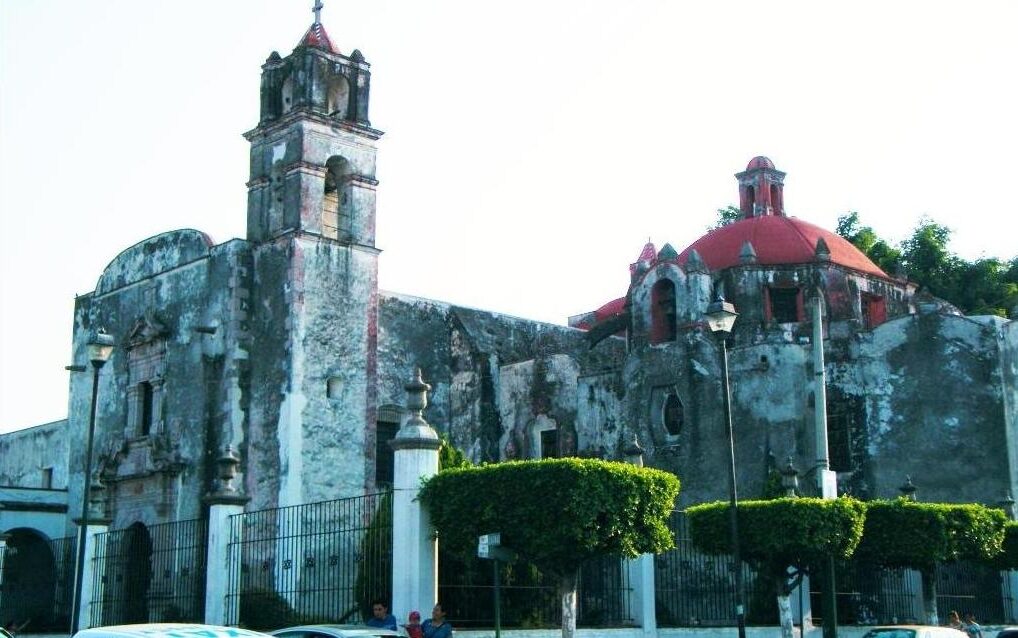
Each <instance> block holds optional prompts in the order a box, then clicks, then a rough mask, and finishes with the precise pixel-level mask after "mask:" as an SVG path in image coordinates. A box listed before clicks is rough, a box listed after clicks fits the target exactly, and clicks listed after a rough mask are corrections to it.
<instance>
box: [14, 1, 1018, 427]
mask: <svg viewBox="0 0 1018 638" xmlns="http://www.w3.org/2000/svg"><path fill="white" fill-rule="evenodd" d="M311 5H312V2H311V0H306V1H305V0H244V1H243V2H212V1H210V0H175V1H174V2H138V1H137V0H87V1H85V0H3V1H2V2H0V432H3V431H9V430H14V429H19V428H22V427H28V426H31V425H36V424H39V423H44V422H47V421H52V420H56V419H60V418H64V416H65V415H66V411H67V375H68V374H69V373H68V372H66V371H65V370H64V366H66V365H68V364H71V363H80V362H72V361H70V360H69V357H70V340H71V325H72V308H73V302H74V296H75V295H76V294H83V293H88V292H90V291H92V290H93V289H94V288H95V285H96V282H97V280H98V278H99V276H100V274H101V273H102V271H103V268H104V267H105V266H106V265H107V264H108V263H109V262H110V261H111V260H112V259H113V258H114V257H115V256H116V255H117V254H118V253H119V252H120V251H122V250H123V249H125V248H127V247H129V246H131V245H132V244H135V243H137V242H138V241H141V240H143V239H145V238H146V237H150V236H152V235H155V234H158V233H160V232H164V231H168V230H172V229H177V228H197V229H200V230H203V231H205V232H206V233H208V234H210V235H211V236H212V237H213V238H214V239H215V241H217V242H223V241H226V240H228V239H231V238H233V237H243V236H244V233H245V223H246V195H247V194H246V187H245V182H246V180H247V175H246V171H247V167H248V156H247V153H248V148H247V142H246V141H245V140H244V139H243V137H242V136H241V134H242V133H243V132H244V131H246V130H248V129H250V128H253V127H254V125H255V124H256V123H257V118H258V100H259V98H258V87H259V75H260V65H261V64H262V62H263V61H264V60H265V58H266V57H267V56H268V55H269V53H270V52H271V51H273V50H278V51H279V52H280V53H281V54H283V55H286V54H287V53H289V51H290V50H292V48H293V47H294V46H295V45H296V44H297V42H298V41H299V40H300V38H301V36H302V35H303V33H304V31H305V30H306V29H307V27H308V26H309V25H310V24H311V22H312V14H311ZM322 21H323V23H324V25H325V27H326V29H327V30H328V33H329V34H330V36H331V38H332V41H333V43H334V44H335V45H337V46H338V47H339V48H340V50H341V51H342V52H343V53H347V54H349V53H350V52H351V51H352V50H353V49H354V48H357V49H360V50H361V51H362V52H363V54H364V55H365V57H366V58H367V60H368V61H369V62H370V63H371V64H372V67H371V70H372V92H371V106H370V108H371V113H370V115H371V123H372V126H374V127H375V128H379V129H381V130H383V131H385V132H386V135H385V136H384V137H383V138H382V141H381V143H380V150H379V156H378V157H379V159H378V174H377V177H378V179H379V180H380V185H379V192H378V212H377V215H378V220H377V245H378V247H380V248H381V249H382V250H383V251H384V252H383V253H382V255H381V257H380V266H379V269H380V272H379V279H380V284H381V287H382V288H383V289H385V290H390V291H394V292H400V293H406V294H411V295H416V296H420V297H426V298H433V299H438V300H443V301H448V302H453V303H457V304H461V305H466V306H471V307H476V308H484V309H489V310H494V311H498V312H502V313H506V314H511V315H516V316H522V317H528V318H534V319H540V320H544V321H550V322H556V323H564V322H565V321H566V318H567V317H568V316H570V315H574V314H579V313H581V312H585V311H588V310H593V309H594V308H597V307H598V306H600V305H601V304H603V303H604V302H606V301H609V300H611V299H614V298H617V297H620V296H622V295H623V294H625V291H626V286H627V284H628V268H627V267H628V264H629V263H630V262H632V261H633V260H634V259H635V258H636V256H637V255H638V254H639V252H640V249H641V248H642V246H643V244H644V243H645V242H646V241H647V239H648V238H650V239H651V240H653V241H654V242H655V243H656V244H657V246H658V247H659V248H660V247H661V246H662V245H663V244H664V243H665V242H669V243H671V244H672V245H673V246H674V247H675V248H676V249H678V250H682V248H684V247H685V246H686V245H688V244H690V243H692V242H693V241H694V240H695V239H697V238H698V237H699V236H700V235H702V234H703V232H704V229H705V228H706V227H707V226H708V225H709V224H710V223H711V222H712V221H713V220H714V218H715V215H716V214H715V210H716V209H717V208H719V207H724V206H726V205H728V204H733V203H737V188H736V182H735V179H734V178H733V175H734V173H736V172H739V171H740V170H742V169H743V168H744V167H745V165H746V163H747V162H748V161H749V159H750V158H752V157H753V156H755V155H761V154H762V155H767V156H768V157H770V158H771V159H772V160H773V161H774V162H775V164H776V165H777V168H779V169H781V170H783V171H785V172H787V174H788V176H787V177H786V179H785V206H786V211H787V212H788V213H789V214H790V215H794V216H797V217H800V218H803V219H805V220H807V221H810V222H813V223H816V224H818V225H820V226H823V227H826V228H829V229H834V227H835V225H836V220H837V217H838V216H839V215H842V214H844V213H845V212H847V211H858V212H859V214H860V216H861V218H862V221H863V223H865V224H867V225H871V226H873V227H874V229H875V230H876V231H877V233H878V234H879V235H881V236H882V237H885V238H888V239H891V240H895V241H897V240H901V239H903V238H905V237H906V236H907V235H908V234H909V232H910V230H911V229H912V228H913V227H914V226H915V225H916V223H917V222H918V220H919V218H920V217H921V216H922V215H927V216H929V217H930V218H932V219H934V220H935V221H937V222H939V223H942V224H945V225H947V226H948V227H950V228H951V229H952V230H953V232H954V234H953V241H952V246H953V248H954V249H955V250H956V251H957V252H958V253H959V254H961V255H962V256H964V257H966V258H969V259H971V258H975V257H978V256H981V255H985V256H997V257H1004V258H1010V257H1013V256H1014V255H1015V254H1018V239H1016V238H1018V234H1016V232H1015V231H1018V221H1016V220H1018V197H1015V195H1016V193H1018V190H1016V185H1018V117H1016V115H1015V114H1016V113H1018V83H1016V82H1015V77H1016V75H1015V74H1016V70H1015V69H1016V65H1018V38H1016V37H1014V27H1015V25H1016V24H1018V3H1016V2H1013V1H1012V0H1002V1H999V2H994V1H992V0H986V1H982V2H978V3H960V2H936V1H923V2H910V1H899V2H893V3H890V2H876V1H873V2H871V1H867V0H861V1H857V2H852V3H829V2H815V1H803V2H791V1H779V0H776V1H774V2H766V3H764V2H758V1H753V2H737V1H726V2H721V1H719V2H680V1H678V0H627V1H626V2H618V1H606V0H555V1H554V2H552V1H549V0H543V1H537V0H514V1H513V2H502V1H496V0H487V1H484V2H478V1H477V0H370V1H363V2H356V3H354V2H350V1H349V0H343V1H340V0H326V2H325V8H324V10H323V12H322Z"/></svg>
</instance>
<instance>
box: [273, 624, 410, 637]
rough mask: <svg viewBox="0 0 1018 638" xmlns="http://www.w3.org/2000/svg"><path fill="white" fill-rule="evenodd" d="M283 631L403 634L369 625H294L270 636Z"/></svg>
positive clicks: (378, 634)
mask: <svg viewBox="0 0 1018 638" xmlns="http://www.w3.org/2000/svg"><path fill="white" fill-rule="evenodd" d="M284 631H309V632H316V631H317V632H321V633H328V632H329V631H341V632H343V633H344V634H348V635H349V634H355V635H361V634H363V635H365V636H402V635H403V634H401V633H399V632H398V631H393V630H391V629H385V628H383V627H371V626H369V625H329V624H323V625H295V626H293V627H284V628H283V629H276V630H274V631H272V632H270V633H271V634H273V635H275V634H279V633H282V632H284Z"/></svg>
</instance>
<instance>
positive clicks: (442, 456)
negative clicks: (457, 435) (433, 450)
mask: <svg viewBox="0 0 1018 638" xmlns="http://www.w3.org/2000/svg"><path fill="white" fill-rule="evenodd" d="M438 438H439V439H440V440H441V441H442V446H441V447H440V448H438V471H439V472H441V471H442V470H451V469H455V468H457V467H470V466H471V465H473V464H472V463H471V462H470V459H468V458H467V456H466V455H465V454H463V451H462V450H460V449H459V448H458V447H456V446H455V445H453V444H452V443H450V442H449V437H447V436H446V435H445V434H442V433H441V432H439V434H438Z"/></svg>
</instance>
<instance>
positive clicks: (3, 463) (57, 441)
mask: <svg viewBox="0 0 1018 638" xmlns="http://www.w3.org/2000/svg"><path fill="white" fill-rule="evenodd" d="M45 469H49V470H51V472H52V474H51V479H52V480H51V483H50V485H44V484H43V481H44V472H43V470H45ZM0 485H2V486H5V487H40V488H46V487H48V488H53V489H66V488H67V419H63V420H61V421H53V422H52V423H44V424H42V425H37V426H35V427H31V428H25V429H24V430H17V431H15V432H7V433H5V434H0Z"/></svg>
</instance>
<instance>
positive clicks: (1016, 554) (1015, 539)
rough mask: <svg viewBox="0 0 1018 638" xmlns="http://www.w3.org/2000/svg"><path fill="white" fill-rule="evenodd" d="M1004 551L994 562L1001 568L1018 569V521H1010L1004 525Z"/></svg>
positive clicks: (995, 565)
mask: <svg viewBox="0 0 1018 638" xmlns="http://www.w3.org/2000/svg"><path fill="white" fill-rule="evenodd" d="M1003 548H1004V551H1003V552H1002V553H1001V554H1000V555H999V556H997V557H996V558H995V559H994V560H993V562H992V564H993V566H994V567H998V568H999V569H1018V522H1016V521H1008V522H1007V524H1006V525H1004V543H1003Z"/></svg>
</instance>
